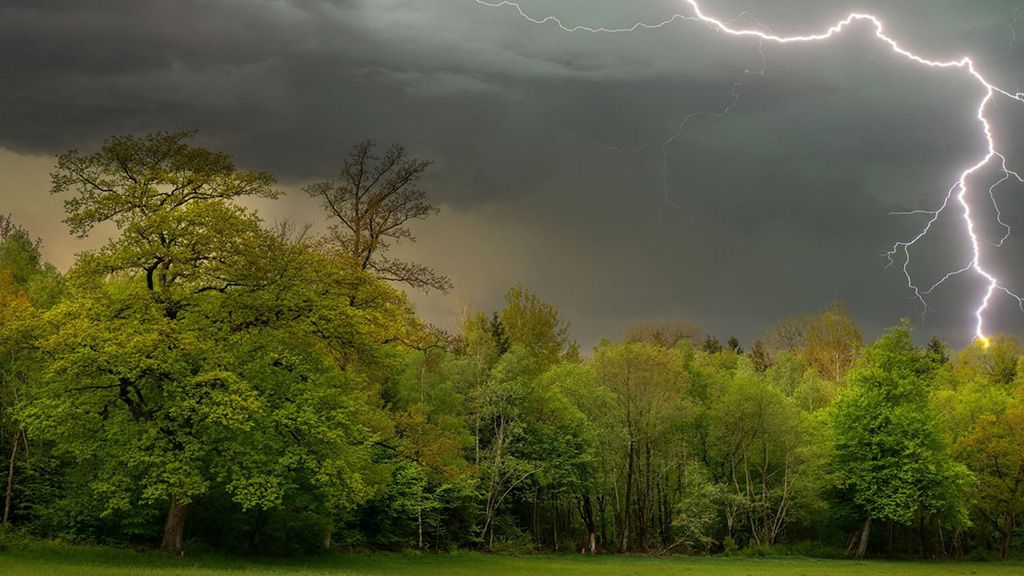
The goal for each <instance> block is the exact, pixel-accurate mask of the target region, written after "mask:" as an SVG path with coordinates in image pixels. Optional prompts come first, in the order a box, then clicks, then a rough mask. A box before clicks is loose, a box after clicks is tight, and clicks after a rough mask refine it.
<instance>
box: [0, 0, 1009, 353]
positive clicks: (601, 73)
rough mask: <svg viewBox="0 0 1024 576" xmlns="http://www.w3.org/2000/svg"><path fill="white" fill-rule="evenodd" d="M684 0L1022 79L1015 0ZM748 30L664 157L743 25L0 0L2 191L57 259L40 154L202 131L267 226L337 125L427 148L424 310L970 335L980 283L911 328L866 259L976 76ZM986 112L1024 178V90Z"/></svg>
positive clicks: (982, 201)
mask: <svg viewBox="0 0 1024 576" xmlns="http://www.w3.org/2000/svg"><path fill="white" fill-rule="evenodd" d="M521 4H522V6H523V8H524V9H525V10H526V11H528V12H529V13H530V14H531V15H533V16H536V17H544V16H548V15H553V16H557V17H558V18H560V19H561V20H562V21H563V22H564V23H565V24H567V25H576V24H579V25H586V26H593V27H596V26H608V27H621V26H628V25H630V24H632V23H634V22H637V21H646V22H657V21H661V20H664V19H666V18H667V17H669V16H670V15H671V14H673V13H683V14H685V13H687V6H686V5H685V4H684V3H683V2H682V1H681V0H637V1H633V2H613V1H611V0H607V1H603V0H557V1H555V0H522V2H521ZM702 5H703V7H704V10H705V12H707V13H709V14H711V15H714V16H716V17H720V18H723V19H729V18H732V17H734V16H737V15H739V14H740V13H742V12H744V11H748V12H750V14H751V15H752V16H753V17H754V18H756V19H757V20H758V21H759V22H761V23H763V24H765V25H768V26H771V28H772V29H773V30H775V31H776V32H779V33H789V34H792V33H805V32H816V31H820V30H821V29H823V28H824V27H827V26H828V25H829V24H830V23H832V22H834V21H836V20H838V19H840V18H841V17H842V16H843V15H845V14H846V13H847V12H849V11H851V10H854V9H856V10H860V11H870V12H872V13H874V14H876V15H878V16H880V17H881V18H882V19H883V20H884V21H885V22H886V26H887V31H888V33H889V34H890V35H892V36H894V37H896V38H898V39H899V40H900V42H902V43H903V44H904V45H906V46H907V47H909V48H911V49H912V50H914V51H915V52H919V53H921V54H923V55H927V56H928V57H930V58H955V57H959V56H963V55H968V56H971V57H972V58H973V59H974V60H975V61H976V62H977V64H978V67H979V69H980V70H981V72H982V73H983V74H985V75H986V77H987V78H989V79H990V80H992V81H993V82H995V83H997V84H999V85H1000V86H1002V87H1005V88H1007V89H1010V90H1013V91H1018V90H1019V89H1017V87H1018V86H1024V2H1022V1H1021V0H1005V1H996V0H985V1H975V0H958V1H953V0H905V1H902V2H898V3H897V2H887V1H880V0H857V2H856V3H855V4H854V3H852V2H851V1H847V0H814V1H810V0H804V1H797V0H787V1H773V2H765V1H763V0H762V1H755V0H705V1H704V2H703V3H702ZM1018 18H1019V19H1020V20H1021V21H1020V22H1019V24H1020V25H1019V26H1017V23H1018V22H1016V20H1017V19H1018ZM746 21H747V20H740V22H741V23H742V22H746ZM1015 27H1016V28H1015ZM1016 35H1019V36H1021V38H1020V41H1019V42H1018V41H1016V40H1015V39H1014V37H1015V36H1016ZM764 50H765V55H766V57H767V68H766V70H765V74H764V75H763V76H760V75H755V76H752V77H749V78H748V79H747V80H746V81H745V82H744V83H743V85H742V86H741V87H740V88H739V89H738V93H739V94H740V96H741V97H740V101H739V104H738V106H737V107H736V108H735V109H734V110H732V111H731V112H730V113H729V114H728V115H727V116H726V117H724V118H713V117H698V118H695V119H693V120H691V121H690V122H689V123H687V125H686V126H685V130H684V131H683V132H682V133H681V134H680V136H679V138H677V139H675V140H674V141H673V142H672V143H671V145H669V146H667V147H666V148H665V154H664V156H663V154H662V152H661V150H660V146H659V145H657V144H656V145H653V146H648V147H646V148H644V145H645V144H649V143H652V142H659V141H664V140H665V139H666V138H668V137H670V136H672V135H673V134H674V133H676V131H677V129H678V126H679V123H680V121H681V120H682V119H683V118H684V117H686V116H687V115H688V114H690V113H693V112H700V111H720V110H722V109H723V108H725V107H726V106H727V105H728V104H729V103H730V102H731V101H732V96H731V94H732V92H733V90H734V83H735V82H736V80H737V79H738V78H740V77H741V76H742V75H743V73H744V71H745V70H757V69H760V68H761V66H762V59H761V55H760V54H759V52H758V46H757V43H756V42H755V41H752V40H747V39H738V38H734V37H730V36H724V35H722V34H720V33H718V32H715V31H714V30H712V29H709V28H708V27H706V26H702V25H700V24H695V23H692V22H677V23H675V24H672V25H670V26H667V27H665V28H663V29H660V30H656V31H641V32H636V33H631V34H618V35H610V34H603V35H595V34H588V33H582V32H581V33H566V32H563V31H561V30H559V29H558V28H557V27H556V26H554V25H550V24H549V25H536V24H531V23H529V22H527V21H525V20H523V19H522V18H521V17H519V15H518V14H517V13H516V12H515V11H513V10H511V9H508V8H501V9H497V8H488V7H485V6H481V5H479V4H477V3H475V2H474V1H473V0H277V1H266V2H263V1H254V0H173V1H172V0H166V1H164V0H150V1H138V0H99V1H93V2H81V1H80V0H2V1H0V212H2V213H11V214H13V216H14V218H15V219H16V220H17V221H18V222H19V223H21V224H23V225H25V226H27V227H29V228H30V229H31V230H32V231H33V232H34V233H35V234H37V235H40V236H42V237H43V239H44V242H45V253H46V256H47V257H48V258H49V259H50V260H51V261H53V262H54V263H55V264H57V265H58V266H60V267H67V266H68V265H70V263H71V262H72V261H73V259H74V253H75V252H77V251H80V250H84V249H87V248H90V247H93V246H95V245H96V244H97V243H98V242H100V241H102V238H93V239H88V240H85V241H81V240H75V239H72V238H71V237H70V236H68V234H67V232H66V230H65V228H64V226H63V225H62V224H61V222H60V221H61V218H62V214H61V199H60V198H54V197H51V196H50V195H49V193H48V191H49V177H48V172H49V170H50V169H51V167H52V166H53V162H54V159H53V155H55V154H57V153H60V152H63V151H66V150H68V149H71V148H77V149H79V150H82V151H88V150H93V149H95V148H96V147H98V146H99V144H100V143H101V142H102V141H103V139H104V138H106V137H108V136H111V135H114V134H122V133H138V134H144V133H146V132H151V131H156V130H183V129H199V130H200V135H199V137H198V138H197V141H198V143H200V144H202V145H205V146H208V147H211V148H215V149H219V150H224V151H227V152H230V153H232V154H233V155H234V156H235V158H236V160H237V161H238V163H239V164H240V165H241V166H242V167H244V168H250V169H265V170H268V171H270V172H272V173H273V174H274V175H275V176H276V177H277V178H278V180H279V182H280V185H281V188H282V189H284V190H287V191H289V194H288V195H287V196H286V197H285V198H284V199H282V200H278V201H274V202H264V203H261V204H260V205H259V209H260V210H261V212H262V214H263V215H264V217H265V218H266V219H267V220H268V221H274V220H280V219H284V218H288V219H293V220H298V221H300V222H313V223H314V224H315V225H317V226H323V224H324V218H323V216H322V214H321V212H320V210H319V207H318V205H317V204H316V202H315V201H314V200H312V199H310V198H308V197H306V196H305V195H304V194H302V193H301V192H300V191H299V188H300V187H301V186H302V185H303V184H304V183H307V182H310V181H314V180H320V179H324V178H329V177H333V176H334V175H335V174H336V173H337V172H338V171H339V169H340V167H341V162H342V160H343V158H344V156H345V154H346V152H347V150H348V149H349V147H350V146H352V145H353V144H354V143H356V142H358V141H361V140H364V139H367V138H371V139H374V140H376V141H378V142H380V143H381V144H388V143H391V142H402V143H404V144H406V145H407V146H408V147H409V149H410V151H411V152H412V153H413V154H414V155H416V156H418V157H422V158H429V159H432V160H434V161H436V165H435V166H433V167H432V168H431V169H430V171H429V175H428V177H427V178H426V180H425V182H424V184H423V187H424V188H425V189H426V190H428V191H429V192H430V195H431V197H432V199H433V200H434V201H435V202H436V203H437V204H438V205H440V206H441V208H442V210H443V212H442V215H441V216H438V217H436V218H433V219H431V220H428V221H425V222H422V223H420V224H418V225H417V227H416V232H417V236H418V242H417V243H416V244H413V245H409V246H406V247H404V248H403V249H402V253H403V255H407V256H408V257H409V258H411V259H415V260H418V261H422V262H424V263H427V264H430V265H433V266H434V267H435V268H436V269H437V270H438V271H439V272H442V273H445V274H448V275H449V276H451V278H452V280H453V281H454V283H455V286H456V289H455V291H454V292H453V293H452V294H451V295H448V296H442V295H438V294H431V295H422V294H416V293H414V294H411V296H412V297H413V299H414V300H415V301H416V302H417V304H418V306H419V310H420V312H421V313H422V315H423V316H424V317H426V318H427V319H428V320H430V321H433V322H435V323H438V324H440V325H442V326H446V327H451V326H452V321H453V318H454V317H455V315H456V313H457V311H458V310H459V309H461V308H463V307H465V306H471V307H479V308H483V309H486V310H490V309H494V308H496V307H497V306H499V304H500V300H501V294H502V292H503V291H504V290H505V289H506V288H507V287H509V286H511V285H513V284H515V283H518V282H522V283H523V284H524V285H525V286H527V287H529V288H531V289H533V290H534V291H536V292H537V293H538V294H540V295H541V296H542V297H543V298H545V299H547V300H549V301H551V302H552V303H554V304H555V305H556V306H557V307H558V308H559V310H560V311H561V312H562V313H563V315H564V316H565V317H566V318H567V319H569V320H570V322H571V323H572V327H573V333H574V335H575V336H576V337H577V338H578V339H579V340H580V342H581V344H583V345H584V347H589V346H591V345H592V344H594V343H595V342H596V341H597V340H598V339H599V338H601V337H610V338H617V337H620V336H621V334H622V332H623V329H624V328H625V327H626V326H627V325H629V324H631V323H635V322H639V321H648V320H657V319H662V320H684V321H689V322H693V323H697V324H699V325H700V326H702V327H703V329H704V330H705V331H707V332H711V333H714V334H717V335H718V336H720V337H721V338H723V339H724V338H725V337H728V336H730V335H736V336H738V337H740V338H741V340H743V341H744V343H749V341H750V340H751V339H753V338H754V337H756V336H757V335H758V334H760V333H761V332H762V331H764V330H765V329H766V328H768V327H769V326H771V325H772V324H774V323H775V322H777V321H778V320H781V319H783V318H785V317H787V316H790V315H793V314H796V313H802V312H815V311H819V310H821V309H823V308H825V307H826V306H827V305H828V304H829V302H830V301H832V300H842V301H845V302H846V303H847V305H848V307H849V309H850V310H851V311H852V312H853V314H854V315H855V317H856V318H857V320H858V322H859V323H860V324H861V326H862V328H863V329H864V330H865V332H866V335H867V336H868V337H869V338H870V337H873V336H874V335H876V334H877V333H878V331H879V330H880V329H882V328H883V327H885V326H889V325H893V324H895V323H897V322H898V321H899V319H900V318H901V317H910V318H911V319H912V320H913V321H914V322H915V324H916V325H917V326H918V327H919V334H921V335H924V336H925V337H927V336H931V335H933V334H934V335H938V336H940V337H942V338H944V339H946V340H947V341H949V342H950V343H951V344H953V345H956V346H961V345H963V344H965V343H966V342H967V341H969V339H970V337H971V336H972V333H973V323H974V320H973V313H974V308H975V307H976V306H975V304H976V301H977V300H978V298H979V297H980V294H981V292H982V290H983V288H984V286H983V284H982V282H980V281H979V280H978V278H977V277H972V276H970V275H963V276H961V277H957V278H955V279H954V280H952V281H951V282H950V283H948V284H947V285H945V286H943V287H942V288H940V289H938V290H937V291H936V292H935V293H934V294H933V295H932V296H931V298H930V303H931V305H932V308H933V310H932V311H931V312H929V314H928V315H927V316H926V317H925V318H924V319H922V318H921V305H920V303H919V302H917V301H916V300H914V299H913V294H912V292H911V291H910V290H909V289H908V287H907V286H906V280H905V278H904V277H903V271H902V269H901V263H897V266H894V267H891V268H888V269H887V268H886V259H885V258H884V257H883V254H884V253H885V251H886V250H887V249H888V248H889V247H890V246H891V245H892V244H893V243H895V242H898V241H900V240H907V239H909V238H912V237H913V236H914V235H915V234H916V233H917V231H918V230H919V228H920V226H921V225H923V223H924V220H922V217H920V216H917V217H895V216H890V215H889V213H890V212H892V211H905V210H913V209H918V208H926V209H934V208H936V207H937V206H938V204H939V203H941V201H942V198H943V196H944V194H945V192H946V190H948V189H949V187H950V186H951V185H952V184H953V182H955V181H956V179H957V178H958V176H959V174H960V173H961V172H962V171H963V170H964V169H965V168H967V167H968V166H970V165H971V164H973V162H974V161H975V160H976V159H978V158H979V157H980V156H983V155H984V148H985V142H984V139H983V136H982V134H981V133H980V132H979V127H978V124H977V122H976V119H975V118H974V116H973V114H974V112H975V109H976V106H977V102H978V100H979V98H980V96H981V94H980V92H979V88H978V85H977V84H976V83H972V82H971V81H970V79H969V78H968V77H967V76H966V75H965V74H964V73H963V72H962V71H958V70H947V71H938V70H932V69H927V68H923V67H921V66H919V65H915V64H913V63H910V62H908V61H906V60H905V59H901V58H899V57H898V56H896V55H895V54H893V53H892V52H891V51H889V50H887V49H885V48H884V47H883V46H881V45H879V44H878V43H877V42H876V41H874V40H873V37H872V36H871V33H870V30H869V29H868V28H867V27H865V26H855V27H853V28H851V29H850V30H848V31H847V32H845V33H844V34H843V35H842V36H841V37H839V38H836V39H835V40H833V41H831V42H829V43H823V44H814V45H800V46H793V45H790V46H776V45H765V47H764ZM990 116H991V117H992V118H993V120H995V121H996V123H995V125H994V128H995V135H996V137H997V139H998V140H999V142H1000V143H1001V145H1002V149H1003V150H1004V151H1005V152H1006V153H1007V160H1008V163H1009V165H1010V166H1011V167H1017V169H1018V170H1022V171H1024V105H1022V104H1020V103H1015V102H1013V101H1011V100H1009V99H1001V100H997V101H996V102H995V104H994V105H993V107H992V111H991V114H990ZM996 176H997V174H995V173H994V172H991V173H989V174H988V177H989V180H990V181H991V182H994V181H995V177H996ZM977 193H978V194H979V195H980V197H979V198H978V200H977V202H976V205H977V207H978V221H979V222H985V224H983V225H981V226H980V228H979V235H980V237H981V238H982V240H983V246H984V250H985V258H986V262H987V264H988V265H990V267H991V268H992V269H993V270H995V271H997V272H998V276H999V277H1000V279H1001V280H1003V282H1004V283H1005V284H1006V285H1007V286H1008V287H1010V288H1018V289H1020V290H1021V291H1024V270H1022V269H1021V266H1020V262H1021V261H1022V258H1024V236H1017V235H1014V236H1011V237H1010V239H1009V240H1008V241H1007V242H1006V243H1005V244H1004V245H1003V247H1002V248H999V249H996V248H994V247H992V246H990V245H988V244H987V243H984V242H985V241H998V240H999V238H1000V237H1001V236H1002V231H1001V230H1000V229H999V227H998V226H997V225H990V224H989V223H990V222H994V211H993V209H992V204H991V202H990V201H988V200H987V197H986V190H985V189H984V188H981V189H979V190H977ZM996 194H997V198H998V199H999V201H1000V203H1001V204H1000V206H1001V208H1002V213H1003V220H1004V221H1005V222H1006V223H1007V224H1009V225H1011V226H1018V227H1021V228H1022V229H1024V185H1021V184H1019V183H1013V182H1007V183H1005V184H1004V185H1003V186H1001V187H1000V188H997V189H996ZM959 218H960V214H959V213H956V212H953V213H951V217H950V218H949V219H944V220H941V221H939V222H938V223H937V224H936V227H935V229H934V235H933V236H931V237H930V238H929V240H928V241H927V242H926V243H924V244H922V245H921V247H920V250H919V252H917V255H916V256H915V260H914V262H913V264H912V266H911V268H910V270H911V272H912V273H913V274H914V275H915V277H916V278H918V279H919V283H920V284H921V285H923V286H929V285H931V283H932V282H934V281H935V280H937V279H938V278H941V277H942V275H943V274H945V273H946V272H948V271H950V270H953V269H957V268H960V267H962V266H963V265H965V264H966V263H967V262H968V260H969V253H968V250H967V246H966V245H965V244H964V243H963V241H962V238H963V228H962V220H960V219H959ZM988 318H989V326H990V328H991V330H992V331H1000V330H1002V331H1011V332H1016V333H1018V334H1019V333H1021V331H1022V328H1024V313H1022V312H1021V311H1020V310H1019V309H1017V304H1016V303H1015V302H1012V301H1010V300H1009V299H1005V298H1003V299H998V298H997V299H996V300H994V301H993V308H992V310H991V312H990V313H989V315H988Z"/></svg>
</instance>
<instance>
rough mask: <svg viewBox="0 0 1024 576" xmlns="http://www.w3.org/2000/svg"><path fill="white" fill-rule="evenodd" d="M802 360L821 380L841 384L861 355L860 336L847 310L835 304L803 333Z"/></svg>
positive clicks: (809, 324)
mask: <svg viewBox="0 0 1024 576" xmlns="http://www.w3.org/2000/svg"><path fill="white" fill-rule="evenodd" d="M804 341H805V344H804V349H803V356H804V358H805V359H806V360H807V363H808V364H810V366H811V367H812V368H814V369H815V370H817V371H818V373H819V374H821V376H822V377H824V378H825V379H827V380H831V381H833V382H837V381H839V380H842V379H843V377H845V376H846V372H847V371H849V369H850V368H851V367H853V363H854V361H856V360H857V355H858V354H859V353H860V345H861V334H860V330H859V329H858V328H857V325H856V324H855V323H854V321H853V319H852V318H851V317H850V316H849V314H847V312H846V306H845V305H843V304H842V303H841V302H833V303H832V304H831V305H830V306H829V308H828V310H825V312H823V313H822V314H821V315H819V316H818V317H816V318H814V320H813V321H811V322H809V323H808V324H807V325H806V328H805V330H804Z"/></svg>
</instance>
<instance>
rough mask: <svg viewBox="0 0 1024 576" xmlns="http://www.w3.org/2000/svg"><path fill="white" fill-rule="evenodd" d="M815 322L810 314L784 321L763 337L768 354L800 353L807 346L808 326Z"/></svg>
mask: <svg viewBox="0 0 1024 576" xmlns="http://www.w3.org/2000/svg"><path fill="white" fill-rule="evenodd" d="M813 321H814V316H812V315H810V314H799V315H797V316H792V317H790V318H786V319H785V320H782V321H781V322H779V323H778V324H776V325H775V326H772V327H771V328H770V329H769V330H768V331H767V332H765V333H764V335H763V336H761V338H760V340H761V341H762V342H764V344H765V347H766V348H767V349H768V352H769V353H770V354H772V355H775V354H778V353H779V352H800V351H802V350H803V349H804V347H805V346H806V345H807V326H808V325H809V324H810V323H811V322H813Z"/></svg>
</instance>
